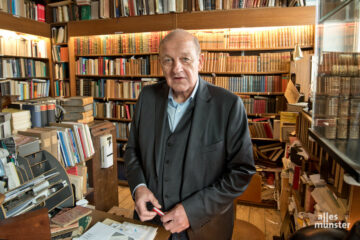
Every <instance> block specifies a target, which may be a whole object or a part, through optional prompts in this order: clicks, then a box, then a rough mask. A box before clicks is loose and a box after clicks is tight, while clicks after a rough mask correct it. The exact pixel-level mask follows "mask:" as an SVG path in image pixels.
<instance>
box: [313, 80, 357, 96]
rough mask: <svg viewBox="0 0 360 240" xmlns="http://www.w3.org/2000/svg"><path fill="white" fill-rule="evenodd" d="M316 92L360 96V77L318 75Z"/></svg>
mask: <svg viewBox="0 0 360 240" xmlns="http://www.w3.org/2000/svg"><path fill="white" fill-rule="evenodd" d="M316 84H317V86H316V93H317V94H326V95H335V96H339V95H342V96H349V95H351V96H359V95H360V78H359V77H339V76H318V78H317V82H316Z"/></svg>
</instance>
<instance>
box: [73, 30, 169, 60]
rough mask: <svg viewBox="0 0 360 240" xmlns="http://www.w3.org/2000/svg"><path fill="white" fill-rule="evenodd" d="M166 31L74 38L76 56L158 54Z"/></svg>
mask: <svg viewBox="0 0 360 240" xmlns="http://www.w3.org/2000/svg"><path fill="white" fill-rule="evenodd" d="M167 33H168V32H167V31H162V32H161V31H160V32H145V33H126V34H111V35H102V36H91V37H89V36H84V37H76V38H74V48H75V49H74V51H75V54H77V55H85V54H116V53H152V52H159V44H160V41H161V40H162V39H163V38H164V37H165V36H166V35H167Z"/></svg>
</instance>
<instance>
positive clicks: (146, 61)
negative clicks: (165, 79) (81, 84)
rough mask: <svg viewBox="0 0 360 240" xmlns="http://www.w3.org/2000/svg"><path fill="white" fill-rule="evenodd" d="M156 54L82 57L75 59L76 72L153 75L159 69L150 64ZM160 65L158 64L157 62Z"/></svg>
mask: <svg viewBox="0 0 360 240" xmlns="http://www.w3.org/2000/svg"><path fill="white" fill-rule="evenodd" d="M157 59H158V56H155V55H152V56H144V57H140V58H109V57H99V58H83V57H80V58H79V59H78V60H76V74H78V75H80V74H84V75H117V76H123V75H155V74H157V73H158V72H159V70H160V69H155V68H158V67H157V66H152V63H154V62H155V61H157ZM158 65H159V66H160V64H158Z"/></svg>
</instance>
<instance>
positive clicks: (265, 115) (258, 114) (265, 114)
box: [247, 113, 280, 118]
mask: <svg viewBox="0 0 360 240" xmlns="http://www.w3.org/2000/svg"><path fill="white" fill-rule="evenodd" d="M247 115H248V116H249V117H268V118H276V117H279V116H280V114H278V113H248V114H247Z"/></svg>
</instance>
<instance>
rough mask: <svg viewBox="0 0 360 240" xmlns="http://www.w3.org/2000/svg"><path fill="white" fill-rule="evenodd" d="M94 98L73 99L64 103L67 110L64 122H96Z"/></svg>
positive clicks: (67, 99)
mask: <svg viewBox="0 0 360 240" xmlns="http://www.w3.org/2000/svg"><path fill="white" fill-rule="evenodd" d="M93 102H94V99H93V97H71V98H66V99H64V100H63V101H62V106H63V108H64V109H65V111H66V112H65V114H64V121H75V122H79V123H89V122H92V121H94V116H93V113H94V112H93Z"/></svg>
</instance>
